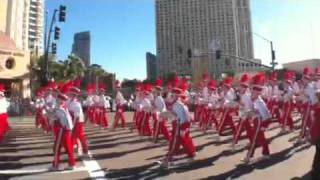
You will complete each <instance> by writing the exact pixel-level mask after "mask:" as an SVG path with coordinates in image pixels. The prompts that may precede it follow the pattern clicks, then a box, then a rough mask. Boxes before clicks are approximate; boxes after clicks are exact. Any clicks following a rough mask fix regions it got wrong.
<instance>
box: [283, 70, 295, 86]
mask: <svg viewBox="0 0 320 180" xmlns="http://www.w3.org/2000/svg"><path fill="white" fill-rule="evenodd" d="M292 75H293V74H292V72H289V71H287V72H285V73H284V75H283V79H284V80H285V81H286V82H288V83H292V79H293V78H292Z"/></svg>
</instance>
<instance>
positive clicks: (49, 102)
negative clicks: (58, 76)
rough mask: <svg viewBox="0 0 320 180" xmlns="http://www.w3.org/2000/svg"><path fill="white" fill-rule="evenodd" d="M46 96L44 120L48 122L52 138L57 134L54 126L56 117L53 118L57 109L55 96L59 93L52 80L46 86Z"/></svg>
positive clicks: (56, 127)
mask: <svg viewBox="0 0 320 180" xmlns="http://www.w3.org/2000/svg"><path fill="white" fill-rule="evenodd" d="M46 89H47V91H46V92H47V95H46V96H45V109H44V110H45V116H46V118H45V120H47V121H48V123H46V124H49V126H50V127H51V128H52V130H53V134H54V136H56V135H57V133H58V126H57V124H56V120H57V117H56V116H55V109H56V107H57V100H56V95H57V92H58V91H59V88H58V85H57V84H56V83H55V82H54V81H53V80H52V81H50V82H49V84H48V86H47V88H46Z"/></svg>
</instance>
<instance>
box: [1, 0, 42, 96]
mask: <svg viewBox="0 0 320 180" xmlns="http://www.w3.org/2000/svg"><path fill="white" fill-rule="evenodd" d="M35 12H39V13H38V15H35ZM42 22H43V0H41V1H40V0H1V3H0V83H3V84H5V88H6V96H7V97H21V98H26V97H30V93H31V92H30V53H31V52H32V53H37V55H40V54H42V50H41V48H43V45H42V42H43V40H42V39H43V24H42ZM35 44H36V46H37V47H39V48H37V49H40V51H37V52H35V48H34V47H35Z"/></svg>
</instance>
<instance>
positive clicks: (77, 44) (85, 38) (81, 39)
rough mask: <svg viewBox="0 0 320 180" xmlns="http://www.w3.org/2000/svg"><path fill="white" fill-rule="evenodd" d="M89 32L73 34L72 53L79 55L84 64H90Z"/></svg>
mask: <svg viewBox="0 0 320 180" xmlns="http://www.w3.org/2000/svg"><path fill="white" fill-rule="evenodd" d="M90 41H91V40H90V32H89V31H86V32H79V33H76V34H75V35H74V39H73V45H72V53H73V54H75V55H77V56H79V57H80V58H81V59H82V61H83V62H84V64H85V66H86V67H88V66H90Z"/></svg>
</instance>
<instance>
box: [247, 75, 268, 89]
mask: <svg viewBox="0 0 320 180" xmlns="http://www.w3.org/2000/svg"><path fill="white" fill-rule="evenodd" d="M251 82H252V89H253V90H256V91H262V89H263V86H264V84H265V82H266V76H265V74H263V73H259V74H256V75H255V76H253V77H252V81H251Z"/></svg>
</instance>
